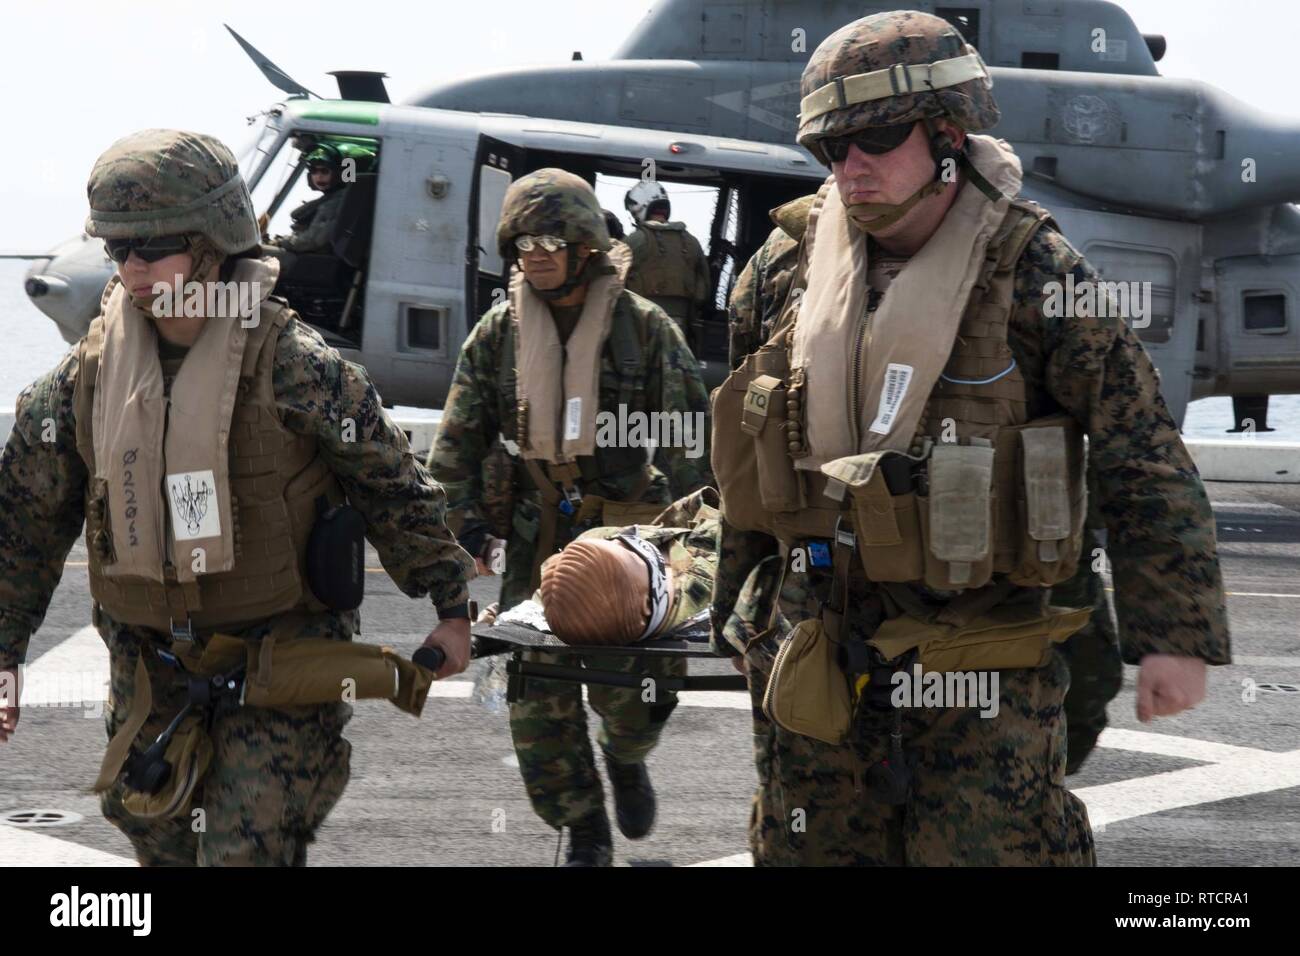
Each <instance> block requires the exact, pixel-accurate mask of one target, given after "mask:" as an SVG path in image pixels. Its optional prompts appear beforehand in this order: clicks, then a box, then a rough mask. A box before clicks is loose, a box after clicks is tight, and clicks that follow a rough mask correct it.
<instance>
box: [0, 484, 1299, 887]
mask: <svg viewBox="0 0 1300 956" xmlns="http://www.w3.org/2000/svg"><path fill="white" fill-rule="evenodd" d="M1207 487H1208V488H1209V490H1210V495H1211V498H1212V499H1213V501H1214V506H1215V517H1216V520H1217V524H1218V534H1219V549H1220V555H1221V559H1222V563H1223V571H1224V579H1225V585H1226V588H1227V591H1228V609H1229V615H1230V621H1231V625H1232V641H1233V655H1234V663H1233V664H1232V665H1231V666H1228V667H1216V668H1211V670H1210V672H1209V685H1208V694H1207V699H1206V700H1205V702H1204V703H1203V704H1202V705H1201V706H1200V707H1198V708H1197V709H1196V710H1194V711H1192V712H1191V713H1188V714H1184V715H1181V716H1179V717H1176V718H1172V719H1162V720H1157V721H1154V722H1153V723H1150V724H1140V723H1138V721H1137V719H1136V717H1135V716H1134V702H1135V686H1134V685H1135V679H1136V675H1137V669H1136V668H1134V667H1126V668H1125V682H1124V688H1123V690H1122V691H1121V692H1120V695H1119V697H1118V698H1117V699H1116V700H1115V702H1114V703H1113V704H1112V705H1111V707H1110V711H1109V714H1110V728H1109V729H1108V730H1107V731H1106V732H1105V733H1104V734H1103V736H1102V740H1101V747H1100V748H1099V749H1098V750H1097V751H1096V752H1095V753H1094V754H1093V755H1092V757H1091V758H1090V759H1089V761H1088V762H1087V764H1086V765H1085V766H1084V768H1083V770H1082V771H1081V772H1079V773H1078V774H1076V775H1074V776H1071V777H1069V778H1067V784H1068V785H1069V786H1070V787H1071V789H1073V790H1074V792H1075V793H1077V794H1078V795H1079V796H1080V797H1081V798H1082V799H1083V800H1084V801H1085V802H1086V803H1087V804H1088V809H1089V815H1090V817H1091V819H1092V822H1093V825H1094V829H1095V830H1096V832H1097V846H1098V858H1099V861H1100V862H1101V864H1102V865H1107V866H1124V865H1156V866H1162V865H1167V866H1180V865H1197V864H1199V865H1226V864H1232V865H1265V866H1267V865H1278V864H1292V865H1294V864H1295V863H1296V862H1297V861H1300V749H1298V748H1300V690H1297V688H1300V631H1298V630H1297V627H1296V621H1297V620H1300V485H1264V484H1229V483H1220V482H1211V483H1209V484H1208V485H1207ZM368 565H369V567H371V568H373V569H375V572H374V573H372V574H371V575H370V577H369V579H368V580H367V585H368V588H367V597H366V603H365V606H364V610H363V615H362V616H363V632H362V634H361V639H362V640H366V641H371V642H375V643H383V644H389V645H392V646H394V647H396V648H398V649H399V650H400V651H401V652H402V653H404V654H406V655H408V656H409V655H410V654H411V653H412V652H413V651H414V650H415V649H416V647H418V646H419V644H420V642H421V641H422V640H423V638H424V635H425V634H426V633H428V631H429V630H430V629H431V628H432V627H433V626H434V624H435V623H436V621H435V616H434V612H433V610H432V609H431V608H430V607H429V606H428V604H427V603H426V602H423V601H413V600H411V599H409V598H407V597H406V596H405V595H403V594H401V592H399V591H398V590H397V589H396V588H395V587H394V586H393V585H392V583H391V582H390V581H389V580H388V578H387V576H386V575H384V573H383V572H382V571H381V570H378V569H379V561H378V558H377V556H376V555H375V554H374V553H373V552H371V553H370V555H369V560H368ZM470 590H471V593H472V596H473V597H474V598H475V599H476V600H477V601H478V602H479V604H480V605H486V604H489V603H491V602H492V601H493V600H494V599H495V596H496V593H495V592H496V582H495V581H494V580H493V579H491V578H486V579H479V580H476V581H474V582H472V583H471V585H470ZM89 607H90V597H89V593H88V590H87V584H86V571H85V551H84V549H83V548H82V547H81V546H80V545H78V546H77V548H75V549H74V551H73V553H72V554H71V555H70V556H69V565H68V567H67V569H66V571H65V573H64V576H63V581H62V583H61V584H60V586H59V589H58V591H57V592H56V593H55V596H54V601H53V603H52V605H51V607H50V611H49V614H48V615H47V618H46V622H45V625H44V627H43V628H42V629H41V631H40V633H38V634H37V635H36V637H35V638H34V639H33V640H32V647H31V654H30V655H29V663H30V665H31V668H32V670H31V671H29V674H28V678H29V684H30V681H31V678H32V675H33V674H35V675H36V676H37V677H38V678H39V679H40V680H41V681H42V685H43V686H44V687H45V688H46V689H47V696H46V699H45V700H44V702H43V705H41V706H29V707H26V708H24V710H23V712H22V719H21V722H20V724H19V727H18V733H17V735H16V737H15V739H14V740H13V741H11V742H10V743H8V744H5V745H2V747H0V760H3V766H4V773H3V775H2V776H0V816H3V815H4V814H6V813H8V812H10V811H20V810H37V809H47V810H59V811H63V812H64V814H67V815H68V816H66V817H65V818H64V819H65V820H66V821H68V822H65V823H63V824H62V825H57V826H46V827H24V828H18V827H13V826H4V825H0V860H3V861H4V862H5V863H8V864H15V865H24V864H67V865H88V864H99V863H119V864H123V865H130V864H131V863H132V862H133V861H132V859H131V849H130V845H129V844H128V843H127V841H126V839H125V838H124V837H123V836H121V834H119V833H118V831H117V830H116V829H114V828H113V827H112V826H111V825H109V824H108V823H107V822H105V821H104V819H103V818H102V817H101V816H100V814H99V807H98V801H97V799H96V798H95V797H94V796H93V795H91V794H90V793H89V792H88V791H89V787H90V783H91V782H92V781H93V780H94V777H95V774H96V771H97V769H98V765H99V760H100V757H101V755H102V752H103V747H104V725H103V720H102V698H103V690H102V688H103V686H104V681H105V679H106V675H107V667H108V658H107V654H106V652H105V651H104V647H103V644H102V642H100V640H99V637H98V635H97V634H96V633H95V632H94V631H93V630H92V629H90V628H89V627H88V625H89ZM497 636H498V637H500V636H504V634H499V635H497ZM489 665H490V662H489V661H477V662H475V663H474V664H473V665H472V666H471V670H470V672H468V673H467V674H466V675H464V676H462V677H460V678H456V679H453V680H448V681H443V682H440V683H438V684H436V685H435V686H434V688H433V697H434V698H435V699H433V700H431V701H430V702H429V705H428V706H427V707H426V708H425V711H424V716H423V718H421V719H420V720H418V721H416V720H413V719H412V718H411V717H409V716H407V715H405V714H402V713H400V712H398V711H397V710H396V709H395V708H393V707H389V706H387V705H384V704H382V703H380V702H374V701H363V702H362V703H360V704H359V705H357V706H356V708H355V716H354V717H353V719H352V722H351V724H350V725H349V727H348V730H347V736H348V738H349V739H350V740H351V741H352V745H353V749H352V779H351V783H350V784H349V786H348V789H347V792H346V793H345V794H344V797H343V799H342V800H341V801H340V803H339V805H338V806H337V807H336V808H335V809H334V811H333V812H332V813H331V814H330V816H329V818H328V819H327V821H326V823H325V825H324V827H322V829H321V831H320V833H319V835H318V839H317V842H316V843H315V844H313V846H312V848H311V851H310V862H311V863H312V864H319V865H352V864H376V865H439V864H464V865H480V864H483V865H529V866H549V865H551V863H552V862H553V861H554V859H555V847H556V836H555V833H554V831H552V830H551V829H550V828H548V827H547V826H546V825H545V824H543V823H542V822H541V820H540V819H538V818H537V817H536V816H535V815H534V814H533V812H532V810H531V808H530V807H529V804H528V800H527V797H526V795H525V793H524V789H523V784H522V783H521V781H520V778H519V771H518V769H517V764H516V761H515V757H514V752H513V747H512V744H511V738H510V728H509V723H508V720H507V717H506V714H505V713H504V712H503V711H500V710H498V712H492V711H490V710H488V709H485V707H484V706H483V705H482V704H480V703H478V702H476V700H475V695H474V694H473V693H472V691H473V686H474V683H473V681H474V677H475V675H476V674H477V673H478V672H479V671H480V669H482V668H486V667H488V666H489ZM689 666H690V673H691V674H692V675H717V676H724V675H729V674H734V673H735V672H734V671H733V670H732V667H731V664H730V663H729V662H727V661H721V660H712V659H707V658H704V659H692V660H691V661H690V665H689ZM82 688H84V689H85V692H84V693H82V694H81V695H80V696H81V697H83V698H87V700H85V701H81V702H74V703H75V706H73V705H69V701H68V698H69V697H70V696H77V695H76V694H75V693H72V692H74V691H77V690H79V689H82ZM88 698H97V699H95V700H89V699H88ZM59 703H63V706H55V705H57V704H59ZM597 727H598V724H597V722H596V721H595V720H594V719H592V720H589V729H590V732H591V734H592V735H593V744H592V745H593V747H594V746H596V744H595V742H594V735H595V732H596V729H597ZM649 768H650V772H651V775H652V777H653V779H654V782H655V785H656V787H657V788H658V791H659V795H660V797H659V820H658V823H657V825H656V827H655V829H654V832H653V833H651V834H650V836H649V837H647V838H646V839H645V840H641V841H638V842H636V843H629V842H627V841H625V840H623V839H622V837H621V836H619V835H618V834H617V833H615V837H614V839H615V854H616V862H617V863H619V864H631V865H642V866H654V865H673V866H684V865H692V864H706V863H714V864H720V865H726V864H744V863H745V862H747V859H748V858H747V855H746V842H745V839H746V838H745V825H746V821H747V818H748V813H749V798H750V795H751V793H752V790H753V787H754V765H753V738H752V734H751V716H750V701H749V697H748V695H747V694H745V693H743V692H737V691H687V692H684V693H682V695H681V706H680V707H678V708H677V710H676V711H675V712H674V714H673V715H672V717H671V718H670V720H669V723H668V727H667V729H666V731H665V733H664V737H663V741H662V743H661V744H660V746H659V748H658V749H657V750H656V751H655V752H654V753H653V754H652V755H651V757H650V761H649ZM606 790H607V792H608V787H606ZM77 815H79V819H78V818H77ZM502 824H504V826H503V825H502Z"/></svg>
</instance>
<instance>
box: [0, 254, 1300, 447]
mask: <svg viewBox="0 0 1300 956" xmlns="http://www.w3.org/2000/svg"><path fill="white" fill-rule="evenodd" d="M27 265H28V264H27V263H26V262H23V261H21V260H12V259H0V410H2V409H11V408H13V405H14V402H15V400H16V399H17V398H18V393H19V392H21V391H22V390H23V389H24V388H25V387H26V386H27V385H28V384H30V383H31V382H32V381H33V380H34V379H35V378H37V377H38V376H40V375H42V374H44V373H45V372H46V371H48V370H49V369H51V368H53V367H54V365H55V364H56V363H57V362H58V361H59V359H60V358H61V357H62V356H63V354H64V353H65V352H66V351H67V350H68V348H69V346H68V345H67V344H66V343H65V342H64V341H63V339H62V337H61V336H60V335H59V333H58V330H57V329H56V328H55V326H54V323H53V322H52V321H51V320H50V319H48V318H46V317H45V315H44V314H43V313H42V312H41V311H40V310H39V309H37V308H36V306H34V305H32V304H31V302H30V301H29V300H28V298H27V296H26V294H25V293H24V292H23V274H24V273H25V272H26V271H27ZM396 411H397V413H398V414H399V415H401V414H407V413H410V414H412V415H414V416H415V417H426V416H427V412H423V411H422V410H407V409H401V408H399V409H397V410H396ZM1268 420H1269V425H1270V426H1271V427H1272V428H1274V429H1275V431H1272V432H1268V433H1266V434H1259V435H1257V436H1256V440H1258V441H1284V442H1285V441H1289V442H1300V395H1277V396H1274V398H1273V399H1272V401H1271V402H1270V403H1269V412H1268ZM1231 424H1232V400H1231V399H1230V398H1205V399H1202V400H1200V401H1199V402H1193V403H1192V405H1191V407H1189V408H1188V410H1187V419H1186V421H1185V422H1184V423H1183V434H1185V435H1188V436H1191V437H1194V438H1226V437H1228V436H1227V435H1226V434H1225V433H1226V431H1227V429H1228V428H1229V427H1230V426H1231Z"/></svg>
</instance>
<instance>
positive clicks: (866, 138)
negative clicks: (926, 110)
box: [817, 123, 916, 163]
mask: <svg viewBox="0 0 1300 956" xmlns="http://www.w3.org/2000/svg"><path fill="white" fill-rule="evenodd" d="M915 125H916V124H915V123H898V124H896V125H894V126H877V127H874V128H872V129H864V130H859V131H858V132H856V133H851V134H849V135H848V136H827V137H825V138H824V139H819V140H818V141H817V145H818V146H820V147H821V149H822V152H823V153H825V154H826V158H827V159H829V160H830V161H831V162H832V163H842V162H844V160H846V159H847V158H848V156H849V147H850V146H856V147H857V148H858V149H860V150H862V151H863V152H864V153H867V154H868V155H870V156H879V155H881V154H882V153H887V152H889V151H890V150H892V149H897V148H898V147H900V146H902V145H903V141H904V140H906V139H907V137H909V136H911V135H912V127H913V126H915Z"/></svg>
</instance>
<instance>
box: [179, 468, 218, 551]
mask: <svg viewBox="0 0 1300 956" xmlns="http://www.w3.org/2000/svg"><path fill="white" fill-rule="evenodd" d="M167 502H168V504H169V505H171V509H172V533H173V534H174V535H175V536H176V540H177V541H193V540H196V539H198V538H219V537H221V513H220V512H221V510H220V509H219V508H218V507H217V479H216V478H215V477H214V476H213V474H212V471H211V469H208V470H207V471H187V472H181V473H180V474H177V475H168V476H167Z"/></svg>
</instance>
